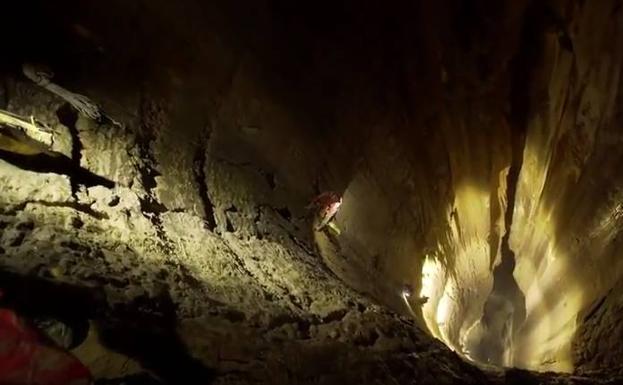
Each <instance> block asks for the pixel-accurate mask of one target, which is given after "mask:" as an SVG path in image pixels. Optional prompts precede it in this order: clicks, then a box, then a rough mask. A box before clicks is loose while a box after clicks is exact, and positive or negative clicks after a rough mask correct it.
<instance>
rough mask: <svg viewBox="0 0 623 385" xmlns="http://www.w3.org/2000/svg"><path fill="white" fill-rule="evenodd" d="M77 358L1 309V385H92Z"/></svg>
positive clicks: (88, 373) (21, 320)
mask: <svg viewBox="0 0 623 385" xmlns="http://www.w3.org/2000/svg"><path fill="white" fill-rule="evenodd" d="M92 382H93V381H92V378H91V374H90V372H89V369H87V368H86V367H85V366H84V365H83V364H82V363H81V362H80V361H79V360H78V359H77V358H76V357H74V356H73V355H71V354H70V353H69V352H67V351H65V350H63V349H61V348H60V347H57V346H55V345H54V344H53V343H52V342H50V341H48V340H47V339H46V338H45V337H44V336H43V335H42V334H41V333H39V332H38V331H37V330H36V329H35V328H34V327H32V326H30V325H28V324H27V322H26V321H25V320H23V319H22V318H21V317H19V316H18V315H17V314H16V313H15V312H14V311H13V310H10V309H6V308H0V384H13V385H89V384H91V383H92Z"/></svg>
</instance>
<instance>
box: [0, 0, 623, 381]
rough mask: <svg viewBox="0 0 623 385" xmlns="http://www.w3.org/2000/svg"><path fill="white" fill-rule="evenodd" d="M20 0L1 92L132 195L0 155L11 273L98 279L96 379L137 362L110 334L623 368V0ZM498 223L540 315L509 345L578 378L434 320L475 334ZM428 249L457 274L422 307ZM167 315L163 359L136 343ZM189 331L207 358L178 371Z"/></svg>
mask: <svg viewBox="0 0 623 385" xmlns="http://www.w3.org/2000/svg"><path fill="white" fill-rule="evenodd" d="M206 3H207V4H206ZM24 13H28V14H29V16H30V17H29V20H30V21H31V22H32V25H34V26H36V27H35V28H36V30H35V31H33V32H36V33H34V35H35V36H36V38H31V37H30V35H24V36H21V37H20V38H16V39H14V41H11V42H9V43H7V44H8V46H7V48H6V50H7V52H13V53H14V54H13V55H11V56H10V58H9V59H7V61H6V62H3V63H2V66H3V67H2V69H3V70H4V73H5V78H6V81H5V82H3V83H1V84H4V85H6V87H4V88H5V90H4V91H3V92H2V95H3V99H6V101H7V108H8V109H9V110H11V111H13V112H16V113H22V114H25V115H30V114H32V115H35V116H37V118H38V119H40V120H42V121H45V122H46V123H48V124H49V125H51V126H52V127H53V128H54V130H55V133H56V136H57V138H58V140H57V142H56V144H55V148H54V150H55V151H57V152H61V153H63V154H64V155H66V156H68V157H70V158H71V159H72V160H71V161H72V162H73V163H72V164H73V166H72V167H74V168H72V169H71V170H74V171H75V167H82V168H84V169H87V170H89V171H91V172H92V173H95V174H97V175H100V176H102V177H104V178H106V180H109V181H112V182H114V187H110V186H103V185H96V184H95V185H93V184H91V185H88V186H86V185H84V183H81V181H80V180H79V179H78V177H77V174H76V173H75V172H73V171H71V170H69V169H58V170H56V171H55V173H41V172H35V171H32V170H31V171H28V170H25V169H23V167H22V168H20V167H17V166H15V165H11V164H9V163H7V162H5V161H3V160H0V186H1V187H0V191H1V194H0V209H1V212H0V225H1V226H0V228H1V229H2V233H1V241H0V247H1V248H0V253H1V254H2V260H1V261H2V266H3V267H4V268H8V269H10V270H12V271H15V272H18V273H20V274H29V275H31V276H37V277H46V278H48V279H51V280H53V281H56V282H62V283H64V284H67V285H70V286H71V287H75V288H84V287H86V288H88V289H89V290H93V291H96V292H101V293H100V294H102V295H103V298H104V300H102V301H101V302H98V306H99V309H100V313H97V314H91V313H89V314H85V316H88V317H89V318H92V319H94V327H93V330H94V332H93V333H97V335H99V336H101V338H100V340H102V341H103V344H104V345H106V348H105V349H104V348H102V347H97V348H93V347H90V346H87V347H82V350H81V351H79V352H81V353H79V354H80V355H82V356H84V357H89V359H86V358H85V360H87V361H89V363H90V364H91V365H92V367H93V370H94V371H95V372H96V373H98V375H99V376H101V377H115V376H119V375H122V374H129V373H131V372H132V371H131V370H129V369H128V368H127V367H125V366H124V364H120V362H122V361H123V359H121V358H119V356H116V355H113V354H112V353H107V352H109V351H116V352H118V353H119V354H122V355H124V356H128V357H132V358H133V359H134V360H135V361H136V362H138V363H140V364H141V365H142V366H143V367H144V368H146V369H149V370H151V371H154V372H156V374H158V375H159V376H161V377H162V378H164V379H167V380H169V381H171V380H172V379H173V378H176V379H177V380H180V381H182V380H187V382H185V383H191V382H189V381H194V382H193V383H203V382H202V381H203V380H202V379H204V380H205V382H206V383H207V381H213V382H214V383H218V384H247V383H273V384H312V383H313V384H337V383H353V384H354V383H361V384H375V383H398V384H410V383H413V384H415V383H417V384H427V383H430V384H444V383H447V384H454V383H456V384H468V383H473V384H483V383H488V382H491V383H511V384H512V383H570V384H574V383H577V384H584V383H609V382H610V383H616V381H618V380H621V378H620V376H621V375H622V373H620V372H617V370H615V369H616V368H615V369H613V368H614V367H620V365H619V364H618V363H620V362H622V361H621V360H622V359H623V357H622V356H621V350H620V348H619V347H618V346H616V343H617V341H615V339H614V338H610V336H611V335H618V334H620V327H619V326H618V325H619V324H620V316H621V314H620V312H619V311H617V309H619V307H620V306H619V305H620V304H619V302H620V301H619V299H620V296H619V295H617V294H616V293H618V292H620V291H618V290H617V288H616V287H615V288H614V289H612V287H613V285H614V284H615V283H616V282H617V280H619V279H620V271H623V270H622V269H621V268H620V263H619V262H618V261H619V260H620V258H619V255H618V252H617V249H618V248H617V244H618V243H617V242H618V241H617V240H618V237H617V235H618V233H619V230H620V226H621V221H620V213H619V211H620V207H619V206H620V205H619V202H618V200H619V198H620V197H619V195H620V194H619V187H618V183H619V181H620V180H622V179H621V178H620V177H619V167H618V164H619V162H618V161H619V158H620V149H619V147H620V146H619V145H618V144H620V141H621V135H620V133H619V132H618V131H619V126H620V123H621V122H620V115H621V114H620V106H619V105H620V103H619V102H620V100H619V99H618V95H619V90H620V88H621V86H620V84H621V83H620V70H621V63H622V60H623V56H622V55H623V53H622V52H623V51H621V50H620V47H621V43H622V42H621V39H623V33H622V31H621V28H622V18H623V11H621V7H620V6H619V5H618V3H617V2H616V1H603V2H599V4H597V2H583V1H571V0H569V1H549V2H540V1H536V0H535V1H507V2H500V1H474V2H455V1H438V2H419V3H418V2H407V1H404V2H402V1H399V2H396V3H392V4H384V3H378V4H377V3H376V2H368V1H364V2H355V1H346V2H344V3H343V4H341V5H337V4H334V3H333V2H323V1H320V2H313V3H309V4H298V3H297V4H295V3H291V2H287V1H279V0H269V1H255V2H245V4H242V2H228V1H214V2H202V1H192V0H187V1H180V2H166V1H139V2H134V3H131V4H129V3H128V2H127V1H122V0H115V1H107V2H84V1H71V0H65V1H60V2H54V4H51V3H49V2H48V4H40V5H38V6H37V7H34V8H33V9H28V10H27V11H26V10H24ZM8 23H9V27H14V29H17V28H19V26H18V25H11V23H13V21H8ZM24 60H38V61H42V62H45V63H47V64H49V65H51V66H52V67H53V68H54V69H55V70H56V77H55V80H57V81H58V82H59V84H62V85H63V86H65V87H67V88H68V89H71V90H75V91H76V92H80V93H82V94H85V95H87V96H89V97H90V98H92V99H93V100H95V101H97V102H99V103H100V104H101V105H102V106H103V107H104V109H105V110H106V111H107V113H108V114H110V115H111V116H112V117H113V118H114V119H115V120H117V121H120V122H123V125H124V127H119V126H115V125H112V124H107V123H102V124H98V123H95V122H90V121H88V120H87V119H85V118H82V117H78V118H77V121H76V122H75V124H73V123H63V122H61V121H62V120H63V119H61V117H62V116H64V115H63V111H64V110H63V108H66V106H65V105H64V104H65V103H64V102H63V101H62V100H60V99H58V98H57V97H55V96H53V95H51V94H49V93H46V91H45V90H42V89H39V88H37V87H36V86H34V85H32V84H29V83H28V81H27V80H26V79H24V78H22V77H20V75H19V70H18V68H19V65H20V64H21V62H22V61H24ZM519 158H521V160H522V162H520V163H521V164H522V165H521V169H520V171H521V172H520V173H519V175H518V182H517V196H516V199H515V200H514V202H513V205H509V202H508V192H507V191H508V186H507V181H508V180H510V179H508V178H507V177H508V175H509V172H510V171H509V170H510V169H511V167H512V166H513V165H516V162H517V159H519ZM517 171H518V172H519V170H517ZM513 188H514V187H513ZM324 190H335V191H339V192H340V193H343V196H344V204H343V207H342V209H341V211H340V213H339V215H338V217H337V223H338V226H339V227H340V228H341V229H342V234H341V235H340V236H339V237H333V236H330V235H328V234H327V233H323V232H316V233H313V232H312V231H311V222H312V218H311V216H310V213H309V212H307V211H306V210H305V206H306V204H307V203H308V201H309V200H310V199H311V198H312V197H313V196H314V195H315V194H316V193H318V192H320V191H324ZM509 208H510V209H509ZM509 210H510V212H513V213H514V215H512V216H511V218H512V223H509V221H508V218H509V217H508V216H507V215H505V214H506V213H507V212H508V211H509ZM507 226H512V227H511V233H510V238H511V239H510V246H511V248H512V249H513V250H514V251H515V253H516V255H517V268H516V270H515V278H516V280H517V284H518V285H519V287H520V288H521V290H522V292H523V293H524V294H525V295H526V306H527V308H526V325H527V326H525V327H524V328H523V329H520V330H518V331H517V332H516V333H515V335H514V336H513V338H515V340H514V341H513V342H514V345H513V346H514V348H513V349H514V350H513V349H510V350H512V351H511V353H512V356H513V359H511V360H509V362H508V363H509V364H510V365H517V366H522V367H528V368H531V369H537V370H540V371H545V370H550V369H558V370H567V371H571V370H573V369H574V367H577V368H579V369H581V372H582V374H583V376H584V377H581V376H562V375H561V376H559V375H552V374H543V375H535V374H532V373H529V372H522V371H509V372H507V373H499V372H498V373H497V374H496V373H493V374H491V373H489V374H484V373H483V372H482V371H481V370H479V369H477V368H475V367H473V366H471V365H469V364H467V363H466V362H465V361H463V360H462V359H461V358H459V356H458V355H457V354H455V353H452V352H450V350H448V348H446V347H445V346H443V345H442V344H441V343H440V342H439V341H436V340H434V339H433V338H432V337H430V336H429V335H427V334H426V333H425V332H424V331H423V330H421V329H419V328H417V327H416V325H420V326H421V327H422V328H424V327H426V326H427V327H428V328H429V329H430V332H431V333H432V334H433V335H435V336H437V337H439V338H441V339H443V340H444V342H446V343H447V344H448V345H449V346H450V347H451V348H452V349H454V350H457V351H463V353H466V351H465V346H464V345H465V343H464V342H465V338H466V335H469V332H470V331H471V330H473V329H472V328H473V327H474V325H476V324H477V322H478V320H479V319H480V317H481V316H482V309H483V306H484V304H485V301H486V299H487V297H488V295H489V293H490V291H491V288H492V286H493V277H492V271H493V268H494V266H495V265H496V264H497V263H499V258H500V251H499V250H500V249H501V247H502V239H503V237H504V235H505V232H506V229H507ZM507 238H508V237H507ZM426 257H428V258H429V259H428V260H431V261H436V262H435V263H436V265H435V266H437V267H439V271H440V273H439V275H438V276H437V280H436V281H435V283H434V286H435V288H434V290H433V291H432V292H431V293H430V296H431V298H430V301H429V303H427V304H426V305H425V306H424V307H423V308H422V309H417V308H416V309H414V313H415V315H416V317H415V318H416V319H415V321H413V320H407V319H406V318H404V316H408V315H410V311H409V309H408V308H407V307H406V306H405V303H404V302H403V300H402V298H401V297H400V288H401V287H402V285H403V284H405V283H409V284H412V285H413V287H414V288H415V292H416V293H419V292H420V290H421V289H425V288H424V287H423V280H422V270H423V266H424V265H425V264H426V260H427V259H426ZM554 260H556V261H558V262H552V261H554ZM609 290H610V291H609ZM606 293H610V294H606ZM604 295H606V296H607V297H605V298H606V299H605V300H604V301H603V302H601V303H602V305H600V306H597V307H596V309H597V310H595V311H594V312H591V310H590V309H591V306H592V305H591V304H592V303H593V302H594V301H600V299H601V298H604ZM169 307H170V308H172V309H173V310H171V309H169ZM440 307H443V308H447V309H448V310H447V312H446V313H447V315H446V319H445V320H444V322H439V316H438V314H439V311H438V309H439V308H440ZM163 309H164V310H163ZM167 309H168V310H167ZM171 313H173V316H171ZM585 313H586V314H589V315H590V316H583V314H585ZM154 314H155V315H154ZM400 314H402V315H400ZM578 314H580V317H579V318H577V317H578ZM152 316H153V317H155V318H150V317H152ZM169 317H172V318H173V321H171V320H170V319H169ZM576 318H577V321H576ZM431 320H432V321H433V322H432V323H431ZM121 321H122V322H121ZM576 326H577V330H578V334H577V338H576V339H575V341H574V342H575V343H574V345H573V350H572V349H571V342H572V341H573V338H574V334H573V333H574V332H575V330H576ZM152 328H153V329H155V330H157V332H154V334H153V335H151V334H147V335H148V336H151V337H153V338H147V337H145V338H146V340H149V341H151V342H154V341H160V342H161V346H160V347H159V348H157V347H156V348H154V350H153V352H152V353H153V354H151V355H150V354H148V353H149V352H145V351H141V350H140V349H139V350H136V349H137V348H136V347H135V346H134V347H133V346H126V345H124V344H123V340H124V339H129V340H130V341H136V342H137V345H140V344H139V342H141V343H145V342H146V340H142V339H141V338H144V337H143V334H141V333H139V331H140V330H141V329H146V330H147V331H151V329H152ZM560 330H562V332H561V331H560ZM174 331H177V335H179V339H180V341H177V340H176V338H175V337H174V335H175V333H174ZM133 334H136V335H137V336H136V337H133ZM119 336H122V337H119ZM154 336H155V337H154ZM163 336H165V337H166V338H165V337H163ZM169 337H170V339H171V340H169ZM134 338H136V339H134ZM180 344H182V345H183V346H184V347H185V350H187V351H188V353H189V354H190V355H191V356H193V357H194V358H196V359H197V360H198V362H199V363H200V366H201V367H202V368H203V369H202V370H199V369H197V368H196V367H194V366H193V365H192V364H190V363H187V362H186V361H179V362H178V361H175V360H173V359H172V360H171V362H170V363H167V362H166V359H165V357H172V356H174V355H175V354H178V353H179V352H178V351H177V350H174V349H177V348H178V347H179V345H180ZM129 345H132V344H129ZM79 349H80V348H79ZM93 352H101V353H93ZM172 352H173V353H172ZM606 352H607V353H606ZM98 354H99V355H100V358H101V359H100V360H99V361H98V359H97V357H95V358H93V355H95V356H97V355H98ZM109 354H110V356H109ZM107 360H108V361H107ZM134 360H132V361H131V362H132V364H131V365H130V366H131V368H134V367H135V366H134V365H135V364H134ZM190 361H192V360H190ZM190 361H188V362H190ZM93 362H95V363H93ZM128 362H130V361H128ZM173 364H178V365H180V366H179V368H178V369H177V370H174V369H172V367H173ZM184 365H186V366H184ZM606 369H607V370H606ZM197 373H202V374H204V375H205V377H201V376H199V374H197ZM176 376H177V377H176ZM612 381H615V382H612Z"/></svg>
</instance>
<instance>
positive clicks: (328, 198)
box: [307, 191, 342, 234]
mask: <svg viewBox="0 0 623 385" xmlns="http://www.w3.org/2000/svg"><path fill="white" fill-rule="evenodd" d="M341 204H342V197H341V196H339V195H338V194H337V193H335V192H333V191H326V192H323V193H322V194H320V195H318V196H317V197H315V198H314V199H312V201H311V203H310V204H309V205H308V206H307V208H308V209H313V210H315V217H314V230H315V231H320V230H322V229H323V228H324V227H325V226H327V225H328V226H329V227H331V228H332V229H333V230H334V231H336V232H337V233H338V234H339V229H338V228H337V227H336V226H335V224H333V222H332V220H333V218H335V215H336V214H337V212H338V210H339V209H340V205H341Z"/></svg>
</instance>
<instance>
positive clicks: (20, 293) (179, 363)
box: [0, 270, 213, 384]
mask: <svg viewBox="0 0 623 385" xmlns="http://www.w3.org/2000/svg"><path fill="white" fill-rule="evenodd" d="M0 289H1V290H2V293H3V295H2V298H1V299H0V306H2V307H6V308H11V309H13V310H15V311H16V313H17V314H19V315H20V316H23V317H25V318H26V319H29V320H33V319H39V318H42V317H46V318H53V319H56V320H61V321H63V322H64V323H66V324H68V325H70V326H71V327H72V329H74V330H75V331H76V332H77V333H79V334H81V336H82V339H84V336H86V333H87V332H88V330H87V329H88V320H93V321H94V325H96V326H97V328H98V331H99V335H100V342H101V344H102V345H104V346H106V347H107V348H109V349H111V350H113V351H116V352H119V353H122V354H124V355H127V356H129V357H131V358H133V359H135V360H137V361H138V362H139V363H140V364H141V365H142V366H143V368H144V369H145V370H148V371H149V372H152V373H154V374H155V375H156V376H157V377H158V378H160V379H162V381H164V383H166V384H206V383H209V382H210V381H211V379H212V378H213V371H212V370H211V369H209V368H206V367H204V366H203V365H201V364H200V363H199V362H198V361H196V360H195V359H193V358H192V357H190V355H189V354H188V352H187V351H186V348H185V347H184V345H183V344H182V342H181V341H180V340H179V338H178V336H177V334H176V316H175V312H176V309H175V305H174V304H173V302H172V301H171V299H170V298H169V297H168V296H167V295H163V296H161V297H159V298H146V297H140V298H138V299H136V300H135V301H132V302H131V303H127V304H122V305H117V306H114V307H110V306H109V305H108V303H107V301H106V298H105V295H104V292H103V289H102V288H101V287H97V288H95V287H80V286H76V285H69V284H65V283H58V282H53V281H52V280H49V279H46V278H41V277H37V276H32V275H28V276H26V275H20V274H15V273H12V272H8V271H3V270H0ZM85 325H87V326H86V328H87V329H85ZM124 381H125V382H123V383H126V384H149V383H158V382H156V381H155V380H154V379H150V378H149V376H146V375H136V376H132V378H128V379H124ZM97 383H98V384H100V383H101V384H117V383H119V382H114V381H112V380H110V381H103V382H97Z"/></svg>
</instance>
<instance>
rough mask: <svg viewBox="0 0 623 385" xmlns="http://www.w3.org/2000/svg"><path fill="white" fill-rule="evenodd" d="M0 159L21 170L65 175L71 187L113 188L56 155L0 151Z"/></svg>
mask: <svg viewBox="0 0 623 385" xmlns="http://www.w3.org/2000/svg"><path fill="white" fill-rule="evenodd" d="M0 159H2V160H4V161H6V162H8V163H11V164H12V165H14V166H16V167H19V168H21V169H23V170H27V171H33V172H39V173H53V174H58V175H66V176H68V177H69V179H70V180H71V181H72V185H73V184H74V183H75V184H77V185H84V186H87V187H93V186H104V187H106V188H113V187H115V182H113V181H111V180H109V179H106V178H104V177H102V176H99V175H97V174H94V173H92V172H91V171H89V170H87V169H85V168H82V167H80V166H79V165H76V163H75V162H74V161H73V160H71V159H70V158H68V157H66V156H64V155H61V154H57V153H50V154H44V153H41V154H36V155H22V154H17V153H14V152H9V151H3V150H0Z"/></svg>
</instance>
